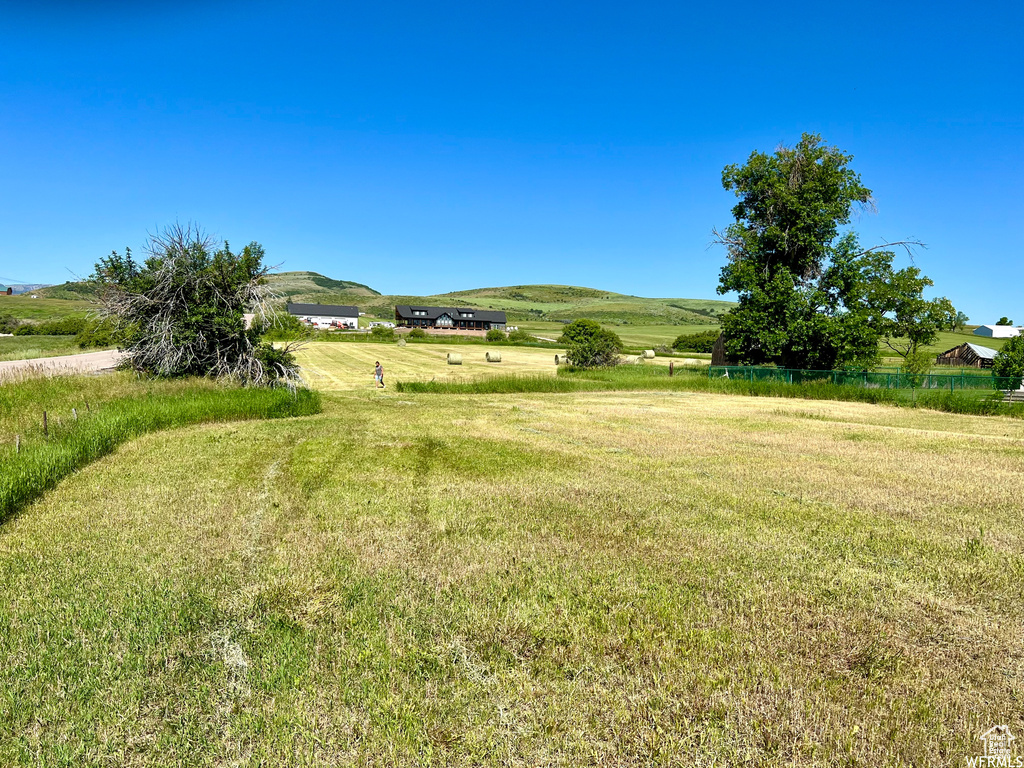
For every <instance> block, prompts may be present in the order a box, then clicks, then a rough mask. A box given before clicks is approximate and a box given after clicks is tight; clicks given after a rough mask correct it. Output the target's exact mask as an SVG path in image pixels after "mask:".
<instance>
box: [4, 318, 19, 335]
mask: <svg viewBox="0 0 1024 768" xmlns="http://www.w3.org/2000/svg"><path fill="white" fill-rule="evenodd" d="M19 325H21V321H20V320H19V319H18V318H16V317H15V316H14V315H0V333H14V332H15V331H16V330H18V326H19Z"/></svg>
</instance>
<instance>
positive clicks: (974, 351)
mask: <svg viewBox="0 0 1024 768" xmlns="http://www.w3.org/2000/svg"><path fill="white" fill-rule="evenodd" d="M997 354H999V353H998V352H997V351H996V350H994V349H990V348H989V347H982V346H980V345H978V344H970V343H968V344H961V345H960V346H959V347H953V348H952V349H949V350H946V351H945V352H943V353H942V354H941V355H939V356H938V357H936V358H935V364H936V365H952V366H955V367H957V368H991V367H992V361H993V360H994V359H995V356H996V355H997Z"/></svg>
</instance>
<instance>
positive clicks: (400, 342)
mask: <svg viewBox="0 0 1024 768" xmlns="http://www.w3.org/2000/svg"><path fill="white" fill-rule="evenodd" d="M405 345H406V341H405V339H399V340H398V346H400V347H404V346H405Z"/></svg>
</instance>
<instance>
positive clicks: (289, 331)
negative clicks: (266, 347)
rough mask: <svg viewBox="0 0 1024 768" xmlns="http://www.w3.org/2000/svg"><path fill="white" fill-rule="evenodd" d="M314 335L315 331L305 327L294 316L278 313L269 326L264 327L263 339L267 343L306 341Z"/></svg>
mask: <svg viewBox="0 0 1024 768" xmlns="http://www.w3.org/2000/svg"><path fill="white" fill-rule="evenodd" d="M315 333H316V329H315V328H313V327H311V326H308V325H306V324H305V323H303V322H302V321H301V320H299V318H297V317H295V315H290V314H288V313H287V312H278V313H276V314H275V315H274V319H273V320H271V321H270V325H269V326H267V327H266V330H265V331H264V333H263V338H264V339H266V340H267V341H295V340H298V339H308V338H310V337H311V336H313V335H314V334H315Z"/></svg>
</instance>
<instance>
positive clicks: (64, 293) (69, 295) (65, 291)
mask: <svg viewBox="0 0 1024 768" xmlns="http://www.w3.org/2000/svg"><path fill="white" fill-rule="evenodd" d="M33 293H35V294H36V295H37V296H41V297H43V298H46V299H65V300H68V301H92V300H95V298H96V294H97V289H96V284H95V283H91V282H88V281H84V280H82V281H76V282H68V283H61V284H60V285H48V286H46V287H45V288H40V289H39V290H38V291H33Z"/></svg>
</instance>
